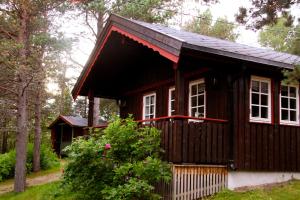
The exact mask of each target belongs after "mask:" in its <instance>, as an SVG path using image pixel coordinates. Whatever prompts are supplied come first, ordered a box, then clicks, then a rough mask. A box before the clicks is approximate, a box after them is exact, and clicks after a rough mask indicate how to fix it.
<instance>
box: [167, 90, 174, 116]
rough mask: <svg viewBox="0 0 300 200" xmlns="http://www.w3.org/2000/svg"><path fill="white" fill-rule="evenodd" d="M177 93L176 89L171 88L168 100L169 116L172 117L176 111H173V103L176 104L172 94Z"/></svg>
mask: <svg viewBox="0 0 300 200" xmlns="http://www.w3.org/2000/svg"><path fill="white" fill-rule="evenodd" d="M173 91H174V92H175V87H174V86H173V87H170V88H169V98H168V116H172V111H175V108H174V110H172V101H174V102H175V99H171V98H172V92H173Z"/></svg>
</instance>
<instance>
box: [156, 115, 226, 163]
mask: <svg viewBox="0 0 300 200" xmlns="http://www.w3.org/2000/svg"><path fill="white" fill-rule="evenodd" d="M154 126H155V127H157V128H158V129H160V130H161V147H162V148H163V149H164V150H165V153H164V159H165V160H167V161H169V162H174V163H196V164H200V163H201V164H227V161H228V150H229V146H228V125H227V123H218V122H188V120H174V121H170V120H162V121H157V122H155V124H154ZM177 127H179V129H180V130H178V131H176V128H177Z"/></svg>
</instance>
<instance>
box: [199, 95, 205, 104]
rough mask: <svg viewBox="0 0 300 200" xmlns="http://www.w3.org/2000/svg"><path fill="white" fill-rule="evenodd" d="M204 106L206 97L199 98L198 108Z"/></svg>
mask: <svg viewBox="0 0 300 200" xmlns="http://www.w3.org/2000/svg"><path fill="white" fill-rule="evenodd" d="M200 105H204V95H200V96H198V106H200Z"/></svg>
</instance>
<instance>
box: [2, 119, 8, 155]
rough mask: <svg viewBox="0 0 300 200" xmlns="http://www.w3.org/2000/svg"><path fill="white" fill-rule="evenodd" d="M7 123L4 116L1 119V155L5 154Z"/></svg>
mask: <svg viewBox="0 0 300 200" xmlns="http://www.w3.org/2000/svg"><path fill="white" fill-rule="evenodd" d="M8 123H9V120H8V118H7V116H4V119H3V125H2V127H3V131H2V141H1V143H2V144H1V153H6V152H7V140H8Z"/></svg>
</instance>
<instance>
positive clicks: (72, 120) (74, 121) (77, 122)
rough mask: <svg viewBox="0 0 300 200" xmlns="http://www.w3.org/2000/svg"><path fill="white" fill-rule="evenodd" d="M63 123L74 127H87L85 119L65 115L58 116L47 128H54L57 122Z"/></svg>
mask: <svg viewBox="0 0 300 200" xmlns="http://www.w3.org/2000/svg"><path fill="white" fill-rule="evenodd" d="M59 121H63V122H65V123H67V124H69V125H70V126H75V127H86V126H87V124H88V123H87V119H86V118H82V117H74V116H65V115H59V116H58V117H57V118H56V119H55V120H54V121H53V122H52V123H51V124H50V126H49V128H51V127H52V126H54V125H55V124H56V123H57V122H59Z"/></svg>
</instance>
